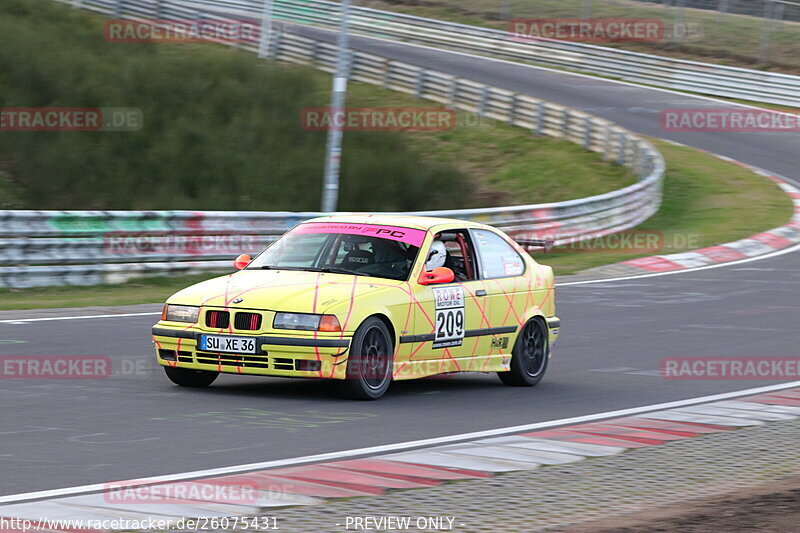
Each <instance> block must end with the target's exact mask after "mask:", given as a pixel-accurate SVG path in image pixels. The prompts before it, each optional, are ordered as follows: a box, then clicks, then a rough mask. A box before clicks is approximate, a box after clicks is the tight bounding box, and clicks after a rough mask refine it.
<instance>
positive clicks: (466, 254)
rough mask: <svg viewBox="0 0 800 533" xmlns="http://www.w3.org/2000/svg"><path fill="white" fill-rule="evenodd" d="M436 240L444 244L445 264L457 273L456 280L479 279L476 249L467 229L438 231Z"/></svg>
mask: <svg viewBox="0 0 800 533" xmlns="http://www.w3.org/2000/svg"><path fill="white" fill-rule="evenodd" d="M434 240H435V241H436V240H438V241H441V242H442V243H443V244H444V247H445V249H446V250H447V254H446V256H445V261H444V266H446V267H447V268H449V269H450V270H452V271H453V273H454V274H455V276H456V277H455V280H456V281H471V280H475V279H478V273H477V263H476V261H475V251H474V249H473V246H472V239H471V238H470V236H469V232H468V231H467V230H452V231H445V232H442V233H438V234H437V235H436V236H435V238H434Z"/></svg>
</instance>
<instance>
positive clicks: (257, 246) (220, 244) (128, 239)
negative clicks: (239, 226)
mask: <svg viewBox="0 0 800 533" xmlns="http://www.w3.org/2000/svg"><path fill="white" fill-rule="evenodd" d="M273 240H274V238H270V237H266V236H262V235H241V234H237V235H141V234H115V233H110V234H107V235H104V236H103V251H104V252H105V253H106V254H109V255H138V254H186V255H207V254H230V253H236V254H238V253H241V252H242V251H243V250H261V249H263V248H264V247H265V246H266V245H268V244H269V243H270V242H272V241H273Z"/></svg>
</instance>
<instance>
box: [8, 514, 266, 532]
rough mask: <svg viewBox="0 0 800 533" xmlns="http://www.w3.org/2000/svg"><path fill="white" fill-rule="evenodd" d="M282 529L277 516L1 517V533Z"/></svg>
mask: <svg viewBox="0 0 800 533" xmlns="http://www.w3.org/2000/svg"><path fill="white" fill-rule="evenodd" d="M276 529H280V528H279V527H278V520H277V518H276V517H273V516H264V515H262V516H222V517H214V518H180V519H178V520H177V521H175V520H174V519H171V518H158V517H155V516H148V517H147V518H94V519H52V518H48V517H45V516H42V517H40V518H39V519H38V520H32V519H29V518H3V517H0V532H3V533H33V532H36V531H41V532H49V531H70V532H72V533H77V532H80V531H86V532H87V533H95V532H98V531H180V532H188V531H220V530H230V531H269V530H276Z"/></svg>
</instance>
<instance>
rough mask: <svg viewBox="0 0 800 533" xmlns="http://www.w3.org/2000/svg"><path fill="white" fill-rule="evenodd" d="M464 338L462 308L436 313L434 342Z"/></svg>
mask: <svg viewBox="0 0 800 533" xmlns="http://www.w3.org/2000/svg"><path fill="white" fill-rule="evenodd" d="M463 337H464V308H463V307H462V308H460V309H442V310H440V311H437V312H436V340H439V341H441V340H449V339H460V338H463Z"/></svg>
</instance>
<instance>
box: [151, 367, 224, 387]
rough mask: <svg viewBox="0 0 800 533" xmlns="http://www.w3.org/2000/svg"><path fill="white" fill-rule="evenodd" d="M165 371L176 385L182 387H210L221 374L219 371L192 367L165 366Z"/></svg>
mask: <svg viewBox="0 0 800 533" xmlns="http://www.w3.org/2000/svg"><path fill="white" fill-rule="evenodd" d="M164 372H166V373H167V377H168V378H169V380H170V381H172V382H173V383H174V384H176V385H180V386H181V387H192V388H202V387H208V386H209V385H211V384H212V383H214V380H215V379H217V376H219V372H209V371H208V370H192V369H191V368H178V367H172V366H165V367H164Z"/></svg>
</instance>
